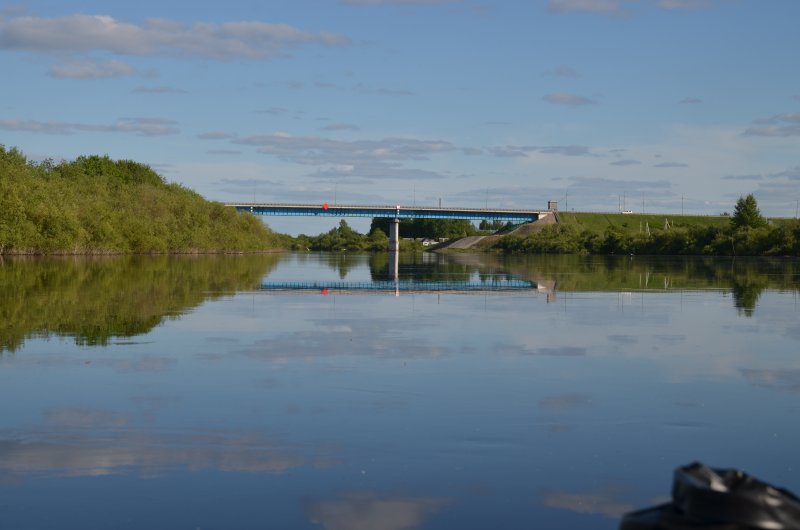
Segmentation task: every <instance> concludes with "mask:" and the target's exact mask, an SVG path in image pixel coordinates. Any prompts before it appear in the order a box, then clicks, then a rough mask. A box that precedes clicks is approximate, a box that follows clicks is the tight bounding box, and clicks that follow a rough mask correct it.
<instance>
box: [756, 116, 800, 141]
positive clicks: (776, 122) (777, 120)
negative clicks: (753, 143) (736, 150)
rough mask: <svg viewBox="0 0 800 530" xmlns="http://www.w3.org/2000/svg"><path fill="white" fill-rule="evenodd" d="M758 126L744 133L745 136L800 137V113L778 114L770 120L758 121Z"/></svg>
mask: <svg viewBox="0 0 800 530" xmlns="http://www.w3.org/2000/svg"><path fill="white" fill-rule="evenodd" d="M755 123H756V124H757V126H754V127H749V128H747V129H746V130H745V131H744V133H743V134H744V135H745V136H773V137H786V136H800V112H786V113H783V114H776V115H774V116H772V117H770V118H762V119H760V120H756V121H755Z"/></svg>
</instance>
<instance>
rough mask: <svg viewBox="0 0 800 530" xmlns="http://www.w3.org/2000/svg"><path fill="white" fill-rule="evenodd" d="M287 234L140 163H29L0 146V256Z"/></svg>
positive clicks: (105, 251) (195, 247) (260, 248)
mask: <svg viewBox="0 0 800 530" xmlns="http://www.w3.org/2000/svg"><path fill="white" fill-rule="evenodd" d="M290 239H291V238H289V237H288V236H283V235H280V234H276V233H274V232H272V231H271V230H270V229H269V228H268V227H266V226H265V225H264V223H262V222H261V221H260V220H259V219H257V218H256V217H254V216H252V215H247V214H241V213H238V212H236V211H235V210H234V209H232V208H227V207H225V206H224V205H222V204H221V203H217V202H211V201H207V200H205V199H204V198H203V197H201V196H200V195H199V194H197V193H195V192H194V191H192V190H190V189H188V188H185V187H183V186H181V185H179V184H170V183H167V182H166V181H165V180H164V179H163V177H161V176H160V175H158V174H157V173H156V172H155V171H153V170H152V169H151V168H150V167H148V166H146V165H144V164H140V163H137V162H133V161H130V160H111V159H110V158H108V157H107V156H104V157H101V156H82V157H78V158H77V159H76V160H74V161H71V162H66V161H62V162H59V163H55V162H53V161H52V160H45V161H44V162H41V163H36V162H33V161H31V160H28V159H27V158H26V157H25V155H23V154H22V153H21V152H20V151H18V150H17V149H15V148H11V149H6V148H5V147H3V146H0V255H3V254H5V255H66V254H75V255H114V254H206V253H211V254H226V253H242V252H266V251H275V250H278V249H280V248H286V245H287V244H288V242H289V240H290Z"/></svg>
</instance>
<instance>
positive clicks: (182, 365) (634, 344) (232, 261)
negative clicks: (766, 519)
mask: <svg viewBox="0 0 800 530" xmlns="http://www.w3.org/2000/svg"><path fill="white" fill-rule="evenodd" d="M396 271H397V272H396V274H395V266H394V264H393V263H392V261H391V260H390V259H389V256H387V255H380V254H378V255H353V254H317V253H303V254H292V253H287V254H275V255H263V256H229V257H211V256H200V257H119V258H48V259H45V258H41V259H32V258H27V259H26V258H19V259H5V260H4V261H2V262H0V402H2V403H3V408H2V410H3V413H2V414H0V527H2V528H3V529H4V530H10V529H25V530H27V529H45V528H47V529H50V528H80V529H82V530H90V529H98V530H99V529H103V530H108V529H117V528H119V529H128V528H130V529H145V528H146V529H148V530H156V529H181V528H185V529H203V530H206V529H265V528H281V529H289V528H299V529H326V530H367V529H369V530H408V529H433V528H436V529H439V528H458V529H461V530H464V529H489V528H506V529H511V528H547V529H615V528H617V525H618V524H619V519H620V517H621V515H622V514H623V513H626V512H628V511H630V510H633V509H637V508H644V507H647V506H651V505H653V504H655V503H658V502H662V501H663V500H665V499H667V498H668V496H669V492H670V486H671V478H672V471H673V469H674V468H675V467H677V466H680V465H684V464H688V463H690V462H693V461H702V462H704V463H707V464H710V465H713V466H717V467H737V468H741V469H744V470H746V471H747V472H749V473H751V474H753V475H755V476H757V477H759V478H761V479H763V480H766V481H768V482H771V483H774V484H776V485H780V486H783V487H786V488H788V489H790V490H793V491H795V492H796V493H797V492H800V469H799V468H798V462H800V461H799V460H798V458H797V448H798V446H799V445H800V427H798V422H797V418H798V417H800V300H799V296H798V295H799V294H800V262H798V261H797V260H765V259H761V260H741V259H737V260H730V259H728V260H721V259H678V258H674V259H673V258H644V257H639V256H637V257H633V258H631V257H616V258H615V257H587V258H581V257H574V256H572V257H547V256H527V257H523V258H504V257H501V256H491V255H471V254H457V255H453V256H437V255H430V254H426V255H423V256H413V255H408V256H401V260H400V262H399V263H398V264H397V266H396Z"/></svg>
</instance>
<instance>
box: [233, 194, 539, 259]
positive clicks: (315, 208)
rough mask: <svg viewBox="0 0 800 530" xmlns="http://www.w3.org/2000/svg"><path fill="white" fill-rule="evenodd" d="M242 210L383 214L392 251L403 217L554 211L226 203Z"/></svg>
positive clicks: (515, 219) (502, 216)
mask: <svg viewBox="0 0 800 530" xmlns="http://www.w3.org/2000/svg"><path fill="white" fill-rule="evenodd" d="M226 206H230V207H232V208H236V210H238V211H240V212H250V213H252V214H256V215H271V216H281V217H287V216H300V217H383V218H388V219H393V220H394V222H393V223H391V224H390V225H389V250H390V251H394V252H396V251H397V250H398V249H399V244H400V219H467V220H471V221H483V220H487V221H506V222H512V223H524V222H532V221H536V220H538V219H540V218H541V217H543V216H545V215H547V214H549V213H551V210H512V209H502V208H442V207H433V206H400V205H399V204H398V205H395V206H387V205H383V206H362V205H352V204H350V205H341V204H334V205H331V204H328V203H327V202H326V203H323V204H282V203H256V202H248V203H237V204H227V205H226Z"/></svg>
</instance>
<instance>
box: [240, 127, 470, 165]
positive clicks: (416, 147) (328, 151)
mask: <svg viewBox="0 0 800 530" xmlns="http://www.w3.org/2000/svg"><path fill="white" fill-rule="evenodd" d="M235 143H237V144H242V145H252V146H256V147H257V148H258V152H259V153H263V154H268V155H274V156H277V157H278V158H281V159H283V160H287V161H291V162H294V163H297V164H309V165H318V164H352V163H354V162H365V161H370V162H387V161H393V162H397V161H405V160H427V159H428V157H429V155H433V154H438V153H446V152H449V151H453V150H455V149H456V148H455V146H453V144H451V143H450V142H447V141H443V140H417V139H413V138H384V139H382V140H354V141H345V140H332V139H330V138H323V137H319V136H292V135H289V134H286V133H280V132H278V133H273V134H263V135H255V136H248V137H246V138H241V139H239V140H235Z"/></svg>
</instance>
